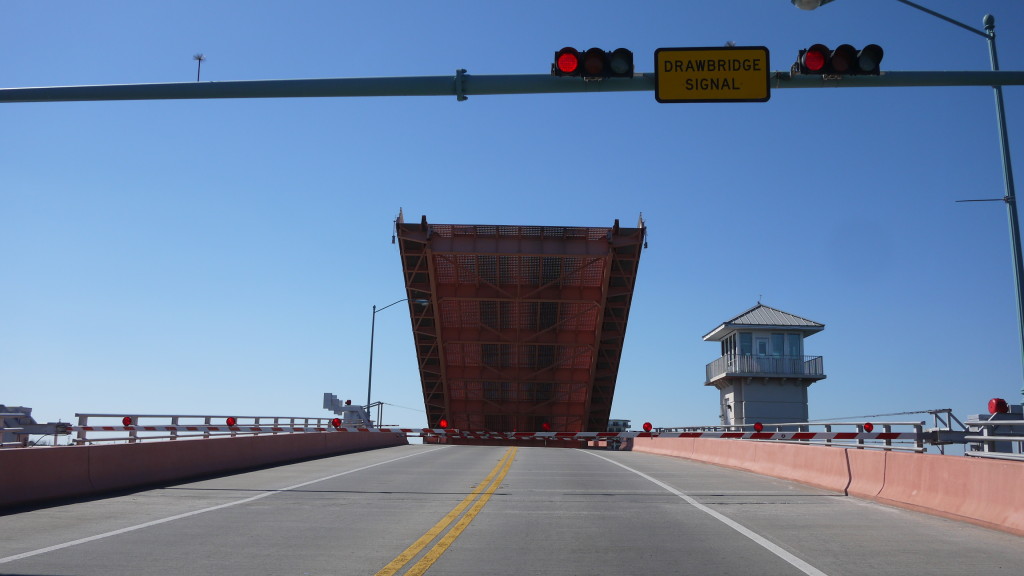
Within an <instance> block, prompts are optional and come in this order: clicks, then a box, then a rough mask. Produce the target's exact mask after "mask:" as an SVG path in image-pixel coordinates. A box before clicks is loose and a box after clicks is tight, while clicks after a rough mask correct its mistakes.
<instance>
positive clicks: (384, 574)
mask: <svg viewBox="0 0 1024 576" xmlns="http://www.w3.org/2000/svg"><path fill="white" fill-rule="evenodd" d="M514 456H515V448H509V449H508V450H506V451H505V454H504V455H503V456H502V457H501V460H499V461H498V464H497V465H496V466H495V467H494V469H493V470H491V472H490V474H488V475H487V476H486V477H485V478H484V480H483V482H481V483H480V484H479V485H478V486H477V487H476V488H474V489H473V491H472V492H470V493H469V495H467V496H466V497H465V498H464V499H463V500H462V502H460V503H459V504H458V505H457V506H456V507H455V508H453V509H452V511H451V512H449V513H448V514H446V515H445V517H444V518H441V519H440V520H439V521H438V522H437V524H434V527H433V528H431V529H430V530H427V533H426V534H424V535H423V536H420V537H419V539H418V540H416V541H415V542H413V543H412V545H411V546H409V547H408V548H406V549H405V550H403V551H402V553H401V554H399V555H398V556H397V557H395V559H394V560H392V561H391V562H389V563H388V565H387V566H385V567H383V568H381V569H380V571H378V572H377V573H376V574H375V575H374V576H392V575H393V574H395V573H397V572H398V571H399V570H401V568H402V567H403V566H405V565H406V564H408V563H409V561H410V560H412V559H413V558H415V557H416V555H417V554H419V553H420V551H422V550H423V549H424V548H426V546H427V544H430V543H431V542H432V541H433V540H434V538H437V535H438V534H440V533H441V532H442V531H443V530H444V529H445V528H447V527H448V525H449V524H451V523H452V521H453V520H455V519H456V518H458V517H459V515H460V514H462V511H463V510H465V509H466V507H467V506H469V505H470V503H472V502H473V500H475V499H476V497H477V495H478V494H480V492H482V491H483V490H484V489H485V488H486V487H487V485H488V483H490V482H491V480H492V479H493V478H494V476H495V474H497V473H498V471H499V470H502V469H504V470H505V472H507V471H508V467H507V465H511V463H512V458H513V457H514ZM504 477H505V474H504V473H503V474H502V475H501V478H504ZM500 483H501V479H499V480H498V482H497V483H496V484H495V485H494V487H493V488H492V489H491V493H493V492H494V490H496V489H497V485H498V484H500ZM487 498H488V499H489V498H490V496H489V495H488V496H487Z"/></svg>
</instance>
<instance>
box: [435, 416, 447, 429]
mask: <svg viewBox="0 0 1024 576" xmlns="http://www.w3.org/2000/svg"><path fill="white" fill-rule="evenodd" d="M437 424H438V425H439V426H440V427H441V428H447V427H448V420H447V419H446V418H441V421H440V422H438V423H437Z"/></svg>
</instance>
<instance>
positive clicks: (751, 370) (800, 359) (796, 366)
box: [706, 354, 825, 382]
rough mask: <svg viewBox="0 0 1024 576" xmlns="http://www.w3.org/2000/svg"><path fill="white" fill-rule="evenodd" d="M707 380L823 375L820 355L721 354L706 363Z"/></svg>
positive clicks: (808, 377)
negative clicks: (732, 377)
mask: <svg viewBox="0 0 1024 576" xmlns="http://www.w3.org/2000/svg"><path fill="white" fill-rule="evenodd" d="M706 371H707V380H706V382H711V381H713V380H717V379H718V378H722V377H724V376H758V377H762V378H766V377H780V378H805V379H814V380H820V379H822V378H824V377H825V372H824V367H823V365H822V361H821V356H748V355H739V354H733V355H729V356H722V357H721V358H719V359H718V360H715V361H714V362H712V363H710V364H708V365H707V368H706Z"/></svg>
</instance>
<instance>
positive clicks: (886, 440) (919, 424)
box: [654, 421, 933, 452]
mask: <svg viewBox="0 0 1024 576" xmlns="http://www.w3.org/2000/svg"><path fill="white" fill-rule="evenodd" d="M924 426H925V423H924V422H923V421H914V422H874V423H872V422H863V423H854V422H791V423H773V424H760V423H757V424H746V425H732V426H695V427H678V428H658V429H656V430H654V433H655V434H657V435H658V436H660V437H672V436H677V437H684V438H685V437H690V438H732V439H744V440H757V441H762V442H784V443H795V444H812V445H813V444H817V445H822V446H837V447H843V448H859V449H875V450H892V451H904V452H925V451H926V448H925V444H926V443H932V442H931V439H932V438H933V435H932V434H930V433H926V432H925V429H924Z"/></svg>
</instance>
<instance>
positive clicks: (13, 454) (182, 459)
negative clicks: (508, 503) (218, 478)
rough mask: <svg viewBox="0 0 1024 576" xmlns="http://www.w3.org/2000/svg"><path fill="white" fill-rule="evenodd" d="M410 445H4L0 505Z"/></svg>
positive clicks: (314, 437)
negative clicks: (17, 446)
mask: <svg viewBox="0 0 1024 576" xmlns="http://www.w3.org/2000/svg"><path fill="white" fill-rule="evenodd" d="M407 443H408V441H407V440H406V438H405V437H404V436H399V435H395V434H385V433H369V432H368V433H362V434H361V433H351V434H349V433H346V434H340V433H319V434H317V433H310V434H280V435H268V436H238V437H235V438H211V439H207V440H175V441H167V442H138V443H134V444H106V445H93V446H65V447H55V448H15V449H7V450H0V508H2V507H6V506H17V505H23V504H29V503H34V502H43V501H47V500H55V499H59V498H74V497H80V496H87V495H92V494H99V493H103V492H108V491H112V490H124V489H130V488H137V487H140V486H146V485H152V484H160V483H167V482H176V481H181V480H186V479H188V478H195V477H198V476H205V475H211V474H226V473H230V472H234V471H238V470H244V469H247V468H256V467H260V466H267V465H271V464H280V463H284V462H289V461H295V460H302V459H305V458H317V457H322V456H331V455H336V454H344V453H346V452H355V451H359V450H369V449H374V448H385V447H388V446H398V445H402V444H407Z"/></svg>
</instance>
